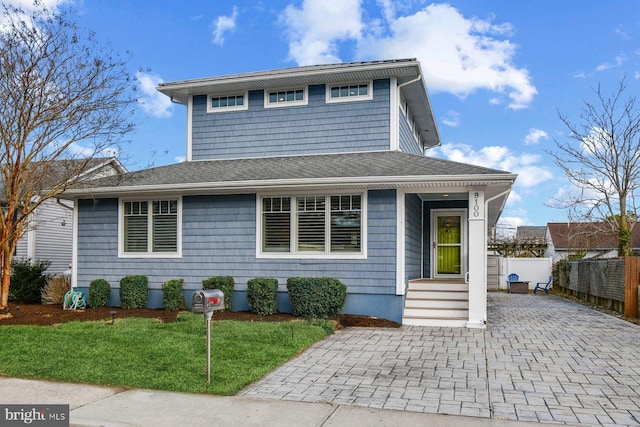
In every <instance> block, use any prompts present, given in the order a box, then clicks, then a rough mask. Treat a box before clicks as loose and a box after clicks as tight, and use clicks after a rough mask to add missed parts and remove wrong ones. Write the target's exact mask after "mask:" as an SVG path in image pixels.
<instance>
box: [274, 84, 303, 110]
mask: <svg viewBox="0 0 640 427" xmlns="http://www.w3.org/2000/svg"><path fill="white" fill-rule="evenodd" d="M265 93H266V95H265V97H264V108H274V107H292V106H296V105H307V104H308V103H309V100H308V98H307V96H308V90H307V86H305V87H304V88H296V89H277V90H269V91H265Z"/></svg>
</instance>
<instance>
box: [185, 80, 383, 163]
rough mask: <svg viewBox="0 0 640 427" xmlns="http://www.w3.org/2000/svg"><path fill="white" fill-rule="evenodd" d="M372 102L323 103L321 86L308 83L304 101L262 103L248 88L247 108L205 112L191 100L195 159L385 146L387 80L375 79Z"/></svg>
mask: <svg viewBox="0 0 640 427" xmlns="http://www.w3.org/2000/svg"><path fill="white" fill-rule="evenodd" d="M373 86H374V99H373V100H371V101H356V102H341V103H329V104H328V103H326V102H325V85H315V86H310V87H309V94H308V96H309V103H308V105H305V106H294V107H277V108H266V109H265V108H264V91H252V92H249V105H248V107H249V109H248V111H235V112H225V113H207V105H206V104H207V97H206V96H205V95H201V96H195V97H194V99H193V113H192V115H193V117H192V118H193V121H192V158H193V160H208V159H230V158H245V157H263V156H283V155H284V156H287V155H301V154H315V153H343V152H353V151H372V150H388V149H389V144H390V142H389V141H390V128H389V117H390V114H389V93H390V85H389V80H375V81H374V84H373Z"/></svg>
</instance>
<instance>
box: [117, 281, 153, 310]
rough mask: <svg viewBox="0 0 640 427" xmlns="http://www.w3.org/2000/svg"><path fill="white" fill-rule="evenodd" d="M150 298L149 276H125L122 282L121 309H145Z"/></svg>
mask: <svg viewBox="0 0 640 427" xmlns="http://www.w3.org/2000/svg"><path fill="white" fill-rule="evenodd" d="M148 298H149V279H147V276H125V277H123V278H122V279H121V280H120V307H122V308H145V307H146V306H147V299H148Z"/></svg>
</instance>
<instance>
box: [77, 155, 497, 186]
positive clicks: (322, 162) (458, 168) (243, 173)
mask: <svg viewBox="0 0 640 427" xmlns="http://www.w3.org/2000/svg"><path fill="white" fill-rule="evenodd" d="M496 174H497V175H502V174H504V175H505V176H506V175H510V173H509V172H504V171H499V170H495V169H490V168H485V167H481V166H474V165H469V164H464V163H457V162H452V161H448V160H442V159H435V158H431V157H424V156H418V155H413V154H407V153H402V152H398V151H381V152H362V153H344V154H326V155H307V156H285V157H263V158H245V159H232V160H208V161H195V162H183V163H178V164H173V165H168V166H160V167H156V168H151V169H145V170H140V171H135V172H130V173H127V174H124V175H120V176H117V177H115V176H114V177H107V178H103V179H98V180H95V181H93V182H91V183H90V184H89V185H88V186H84V188H106V187H125V186H126V187H130V186H158V185H179V184H195V183H225V182H242V181H254V182H255V181H274V180H309V181H312V180H314V179H322V178H355V177H359V178H376V177H377V178H380V177H410V176H464V175H476V176H477V175H496Z"/></svg>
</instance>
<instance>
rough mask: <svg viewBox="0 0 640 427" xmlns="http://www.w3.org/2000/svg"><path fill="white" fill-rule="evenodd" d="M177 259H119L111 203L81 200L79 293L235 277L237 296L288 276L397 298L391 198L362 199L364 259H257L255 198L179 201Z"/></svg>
mask: <svg viewBox="0 0 640 427" xmlns="http://www.w3.org/2000/svg"><path fill="white" fill-rule="evenodd" d="M182 202H183V211H182V218H183V228H182V234H183V243H182V246H183V253H182V258H179V259H154V258H139V259H135V258H118V242H117V230H118V218H117V216H118V202H117V200H116V199H102V200H98V201H97V202H96V203H95V204H94V201H93V200H80V201H79V215H78V236H79V242H78V287H80V288H86V287H88V285H89V283H90V282H91V281H92V280H94V279H97V278H103V279H106V280H107V281H108V282H109V283H110V284H111V286H112V288H117V287H119V282H120V279H121V278H122V277H124V276H126V275H128V274H143V275H146V276H148V277H149V284H150V285H149V286H150V288H151V289H156V290H158V289H160V286H161V284H162V283H163V282H164V281H166V280H169V279H184V280H185V289H199V288H200V287H201V285H202V280H203V279H206V278H208V277H211V276H218V275H224V276H233V277H234V279H235V281H236V289H237V290H239V291H243V290H245V289H246V283H247V281H248V280H249V279H252V278H254V277H259V276H267V277H276V278H277V279H278V281H279V283H280V284H281V285H283V286H284V285H285V284H286V279H287V278H288V277H293V276H330V277H335V278H338V279H340V280H342V281H343V282H344V283H345V284H347V286H348V290H349V292H350V293H360V294H382V295H394V294H395V275H396V274H395V258H396V257H395V251H396V249H395V245H396V243H395V242H396V237H395V236H396V235H395V224H396V219H395V215H396V214H395V212H396V209H395V191H394V190H385V191H370V192H369V195H368V219H367V221H368V222H367V224H368V243H369V248H368V258H367V259H363V260H353V259H347V260H340V259H257V258H256V237H255V235H256V211H255V209H256V196H255V195H253V194H251V195H234V196H185V197H183V200H182Z"/></svg>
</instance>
